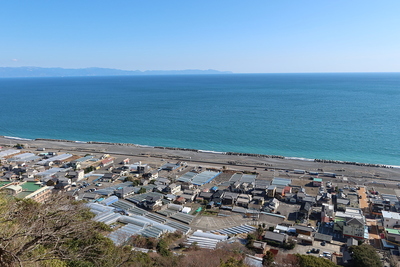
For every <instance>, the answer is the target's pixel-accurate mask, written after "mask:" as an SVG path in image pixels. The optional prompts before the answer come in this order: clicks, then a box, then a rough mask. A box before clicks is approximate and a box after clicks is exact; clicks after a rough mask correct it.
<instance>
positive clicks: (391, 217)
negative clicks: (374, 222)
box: [382, 211, 400, 246]
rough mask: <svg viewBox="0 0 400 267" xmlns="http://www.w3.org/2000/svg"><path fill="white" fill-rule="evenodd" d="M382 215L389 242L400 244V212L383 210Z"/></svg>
mask: <svg viewBox="0 0 400 267" xmlns="http://www.w3.org/2000/svg"><path fill="white" fill-rule="evenodd" d="M382 217H383V218H382V224H383V227H384V228H385V235H386V240H387V242H388V243H391V244H394V245H397V246H400V213H397V212H389V211H382Z"/></svg>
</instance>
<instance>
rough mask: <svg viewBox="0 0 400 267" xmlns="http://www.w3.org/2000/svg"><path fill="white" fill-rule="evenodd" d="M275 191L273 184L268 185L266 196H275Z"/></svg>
mask: <svg viewBox="0 0 400 267" xmlns="http://www.w3.org/2000/svg"><path fill="white" fill-rule="evenodd" d="M275 193H276V186H275V185H270V186H268V188H267V197H272V198H273V197H275Z"/></svg>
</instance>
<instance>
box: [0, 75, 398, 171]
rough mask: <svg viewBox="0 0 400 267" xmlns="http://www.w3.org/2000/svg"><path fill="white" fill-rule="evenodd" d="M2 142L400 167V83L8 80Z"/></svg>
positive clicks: (223, 78) (376, 79)
mask: <svg viewBox="0 0 400 267" xmlns="http://www.w3.org/2000/svg"><path fill="white" fill-rule="evenodd" d="M0 93H1V100H2V101H1V106H0V118H1V123H0V135H7V136H18V137H24V138H55V139H69V140H80V141H106V142H121V143H135V144H143V145H154V146H170V147H184V148H194V149H204V150H215V151H234V152H246V153H261V154H274V155H283V156H288V157H304V158H321V159H334V160H346V161H358V162H365V163H380V164H392V165H400V134H399V133H400V73H359V74H354V73H353V74H233V75H195V76H191V75H190V76H183V75H182V76H130V77H127V76H125V77H123V76H119V77H66V78H18V79H15V78H12V79H11V78H10V79H0Z"/></svg>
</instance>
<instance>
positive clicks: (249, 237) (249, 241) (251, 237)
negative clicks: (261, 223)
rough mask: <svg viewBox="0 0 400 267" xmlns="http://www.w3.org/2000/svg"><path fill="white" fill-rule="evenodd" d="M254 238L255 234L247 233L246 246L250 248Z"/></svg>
mask: <svg viewBox="0 0 400 267" xmlns="http://www.w3.org/2000/svg"><path fill="white" fill-rule="evenodd" d="M254 240H256V236H255V235H254V234H248V235H247V243H246V247H247V248H249V249H252V248H253V242H254Z"/></svg>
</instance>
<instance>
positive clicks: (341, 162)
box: [314, 159, 393, 168]
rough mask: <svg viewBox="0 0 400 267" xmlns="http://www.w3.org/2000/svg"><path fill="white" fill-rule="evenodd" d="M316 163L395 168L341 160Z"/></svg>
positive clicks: (317, 160)
mask: <svg viewBox="0 0 400 267" xmlns="http://www.w3.org/2000/svg"><path fill="white" fill-rule="evenodd" d="M314 162H320V163H334V164H345V165H356V166H362V167H376V168H393V166H389V165H383V164H372V163H360V162H352V161H341V160H327V159H315V160H314Z"/></svg>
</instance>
